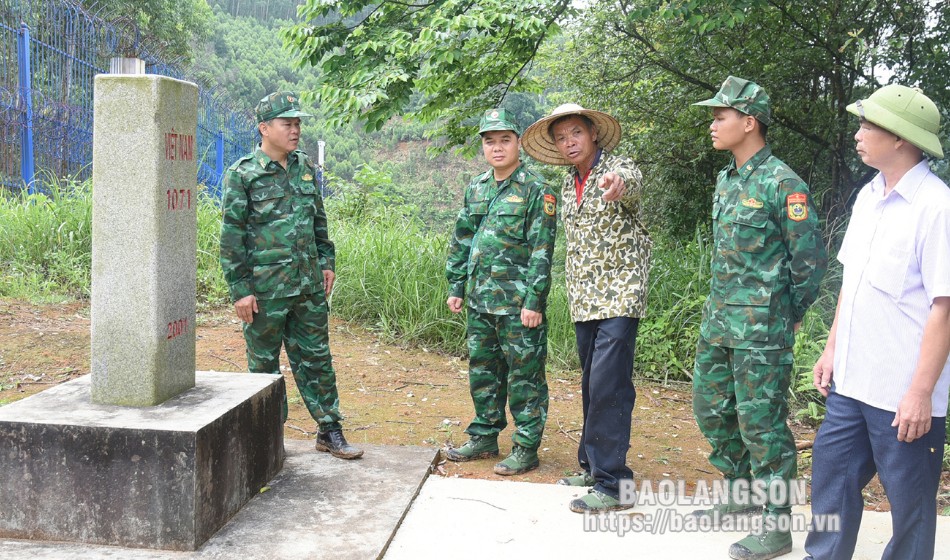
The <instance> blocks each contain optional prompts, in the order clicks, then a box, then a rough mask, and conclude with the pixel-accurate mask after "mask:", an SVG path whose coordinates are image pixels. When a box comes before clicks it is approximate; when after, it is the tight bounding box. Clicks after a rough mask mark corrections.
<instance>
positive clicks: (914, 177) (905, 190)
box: [871, 158, 931, 202]
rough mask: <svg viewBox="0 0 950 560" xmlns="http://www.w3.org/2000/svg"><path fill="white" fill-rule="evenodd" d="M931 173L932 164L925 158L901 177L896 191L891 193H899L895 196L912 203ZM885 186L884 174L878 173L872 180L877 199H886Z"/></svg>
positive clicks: (895, 187) (872, 188)
mask: <svg viewBox="0 0 950 560" xmlns="http://www.w3.org/2000/svg"><path fill="white" fill-rule="evenodd" d="M930 173H931V171H930V162H929V161H928V160H927V159H926V158H924V159H922V160H920V162H919V163H918V164H917V165H915V166H913V167H911V168H910V169H909V170H908V171H907V173H904V176H903V177H901V179H900V181H898V182H897V184H896V185H894V189H893V190H892V191H891V193H897V194H896V195H894V196H900V197H901V198H903V199H904V200H906V201H907V202H911V201H912V200H914V196H916V194H917V191H918V190H919V189H920V185H921V184H922V183H923V182H924V179H926V178H927V175H929V174H930ZM885 186H886V185H885V184H884V174H883V173H878V174H877V175H875V176H874V178H873V179H871V192H872V193H874V196H875V197H876V198H878V199H881V198H884V187H885Z"/></svg>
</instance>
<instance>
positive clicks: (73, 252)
mask: <svg viewBox="0 0 950 560" xmlns="http://www.w3.org/2000/svg"><path fill="white" fill-rule="evenodd" d="M46 183H47V184H48V185H49V187H48V189H49V190H48V192H46V193H43V194H32V195H31V194H28V193H27V191H26V189H22V190H21V191H19V192H18V193H16V194H10V193H0V296H4V297H13V298H25V299H31V300H37V301H56V300H63V299H82V298H86V297H89V282H90V267H91V262H92V254H91V252H92V231H91V229H92V228H91V225H92V189H91V188H90V183H88V182H86V183H74V182H62V181H58V180H56V179H55V178H51V177H50V178H47V179H46Z"/></svg>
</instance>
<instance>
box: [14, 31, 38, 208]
mask: <svg viewBox="0 0 950 560" xmlns="http://www.w3.org/2000/svg"><path fill="white" fill-rule="evenodd" d="M17 63H18V64H19V66H20V97H21V98H22V99H23V109H24V111H23V121H24V122H23V128H22V130H21V131H20V176H21V177H22V178H23V183H24V184H26V187H27V192H28V193H30V194H33V193H34V192H35V189H34V186H33V184H34V180H35V178H36V167H35V162H34V161H33V85H32V72H31V70H30V28H29V27H27V26H26V23H21V24H20V33H19V34H18V35H17Z"/></svg>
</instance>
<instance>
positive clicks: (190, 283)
mask: <svg viewBox="0 0 950 560" xmlns="http://www.w3.org/2000/svg"><path fill="white" fill-rule="evenodd" d="M95 88H96V94H95V107H94V109H95V115H96V118H95V125H94V130H93V170H92V181H93V197H92V198H93V213H92V348H91V357H92V365H91V367H92V400H93V402H96V403H99V404H116V405H124V406H153V405H156V404H159V403H161V402H163V401H165V400H167V399H169V398H171V397H174V396H175V395H178V394H179V393H181V392H182V391H186V390H188V389H190V388H192V387H194V385H195V276H196V262H197V261H196V247H197V245H196V230H197V202H198V201H197V194H198V193H197V188H196V177H197V160H196V159H195V151H194V149H195V134H196V130H197V114H198V88H197V86H195V85H194V84H192V83H189V82H184V81H181V80H175V79H172V78H167V77H164V76H156V75H130V74H125V75H109V74H100V75H97V76H96V78H95Z"/></svg>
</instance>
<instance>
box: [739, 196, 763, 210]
mask: <svg viewBox="0 0 950 560" xmlns="http://www.w3.org/2000/svg"><path fill="white" fill-rule="evenodd" d="M742 205H743V206H745V207H748V208H762V207H763V206H765V203H764V202H762V201H761V200H756V199H755V198H746V199H745V200H743V201H742Z"/></svg>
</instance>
